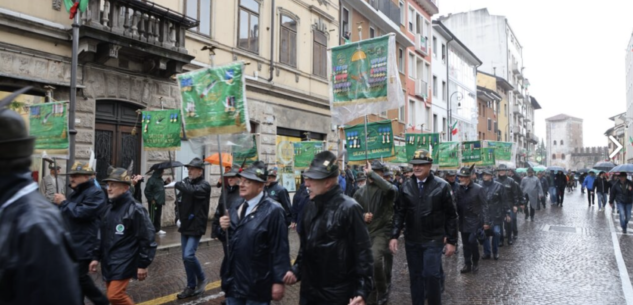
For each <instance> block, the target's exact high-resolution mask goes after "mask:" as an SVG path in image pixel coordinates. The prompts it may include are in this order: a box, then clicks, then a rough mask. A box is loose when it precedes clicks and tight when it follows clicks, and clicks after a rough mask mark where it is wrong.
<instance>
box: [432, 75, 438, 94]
mask: <svg viewBox="0 0 633 305" xmlns="http://www.w3.org/2000/svg"><path fill="white" fill-rule="evenodd" d="M433 96H434V97H437V76H435V75H433Z"/></svg>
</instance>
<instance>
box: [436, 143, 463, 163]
mask: <svg viewBox="0 0 633 305" xmlns="http://www.w3.org/2000/svg"><path fill="white" fill-rule="evenodd" d="M438 151H439V164H440V167H442V168H458V167H459V142H442V143H440V145H439V149H438Z"/></svg>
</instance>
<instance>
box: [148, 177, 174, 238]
mask: <svg viewBox="0 0 633 305" xmlns="http://www.w3.org/2000/svg"><path fill="white" fill-rule="evenodd" d="M170 182H171V179H169V178H167V181H163V170H162V169H159V170H155V171H154V172H153V173H152V176H151V177H150V178H149V179H148V180H147V185H145V198H147V203H148V205H149V215H150V219H151V220H152V223H153V224H154V230H155V231H156V233H158V234H160V235H163V234H165V231H163V230H161V227H160V221H161V216H162V215H163V206H164V205H165V185H166V184H169V183H170Z"/></svg>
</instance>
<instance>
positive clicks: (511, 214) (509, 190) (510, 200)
mask: <svg viewBox="0 0 633 305" xmlns="http://www.w3.org/2000/svg"><path fill="white" fill-rule="evenodd" d="M507 172H508V167H507V166H506V165H505V164H501V165H499V167H497V182H499V183H501V184H502V185H503V188H504V191H503V193H504V195H505V199H504V201H505V206H506V208H507V210H506V216H505V218H504V221H503V223H504V230H503V231H504V232H505V238H507V240H508V245H512V244H513V243H514V240H516V239H517V237H518V236H517V234H518V233H519V231H518V228H517V212H518V211H519V208H521V209H523V206H522V205H521V202H522V201H521V196H523V195H522V193H521V188H520V187H519V184H518V183H516V181H514V179H512V178H509V177H508V176H507V175H506V174H507ZM503 239H504V237H503V236H502V237H501V241H500V242H499V246H501V245H503Z"/></svg>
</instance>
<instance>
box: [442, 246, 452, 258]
mask: <svg viewBox="0 0 633 305" xmlns="http://www.w3.org/2000/svg"><path fill="white" fill-rule="evenodd" d="M444 249H445V250H444V255H446V256H448V257H450V256H453V254H455V245H451V244H446V246H444Z"/></svg>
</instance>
